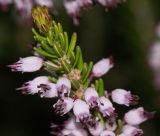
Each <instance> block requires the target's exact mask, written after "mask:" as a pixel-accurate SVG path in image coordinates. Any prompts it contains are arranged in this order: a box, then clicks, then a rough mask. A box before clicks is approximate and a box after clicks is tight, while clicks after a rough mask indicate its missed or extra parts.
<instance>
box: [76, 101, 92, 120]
mask: <svg viewBox="0 0 160 136" xmlns="http://www.w3.org/2000/svg"><path fill="white" fill-rule="evenodd" d="M73 113H74V115H75V116H76V122H81V123H87V122H88V121H89V117H90V112H89V106H88V105H87V103H86V102H84V101H82V100H80V99H77V100H76V101H75V102H74V106H73Z"/></svg>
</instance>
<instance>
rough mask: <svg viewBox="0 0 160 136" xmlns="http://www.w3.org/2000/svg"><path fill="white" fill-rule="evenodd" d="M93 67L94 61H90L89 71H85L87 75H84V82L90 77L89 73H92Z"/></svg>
mask: <svg viewBox="0 0 160 136" xmlns="http://www.w3.org/2000/svg"><path fill="white" fill-rule="evenodd" d="M92 67H93V62H90V63H89V66H88V68H87V72H86V73H85V76H84V78H83V79H82V83H85V82H86V80H87V79H88V77H89V75H90V73H91V70H92Z"/></svg>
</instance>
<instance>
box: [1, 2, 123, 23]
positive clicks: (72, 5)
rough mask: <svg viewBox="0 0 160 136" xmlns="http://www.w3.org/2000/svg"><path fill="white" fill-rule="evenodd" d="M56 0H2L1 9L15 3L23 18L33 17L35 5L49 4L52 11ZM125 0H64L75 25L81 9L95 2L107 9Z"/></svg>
mask: <svg viewBox="0 0 160 136" xmlns="http://www.w3.org/2000/svg"><path fill="white" fill-rule="evenodd" d="M55 1H56V0H0V9H2V10H7V9H8V7H9V5H11V4H13V5H14V6H15V8H16V10H17V11H18V12H19V14H20V15H21V17H22V18H23V19H25V20H26V19H27V20H28V19H30V18H31V9H32V8H33V7H34V6H35V5H40V6H47V7H48V8H49V9H50V10H51V11H53V12H56V10H55V6H54V5H55ZM124 1H125V0H63V4H64V7H65V9H66V11H67V13H68V15H69V16H71V17H72V19H73V22H74V24H75V25H78V24H79V18H80V16H81V9H84V10H86V9H89V8H90V7H93V6H94V5H95V4H99V5H101V6H103V7H105V8H106V9H108V8H112V7H116V6H117V5H118V4H119V3H122V2H124Z"/></svg>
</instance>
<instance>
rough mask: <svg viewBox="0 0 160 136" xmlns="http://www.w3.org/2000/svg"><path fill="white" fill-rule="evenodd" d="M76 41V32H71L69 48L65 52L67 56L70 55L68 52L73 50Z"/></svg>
mask: <svg viewBox="0 0 160 136" xmlns="http://www.w3.org/2000/svg"><path fill="white" fill-rule="evenodd" d="M76 42H77V34H76V33H73V34H72V37H71V41H70V44H69V49H68V52H67V56H68V58H70V55H71V54H70V53H71V52H72V51H73V50H74V48H75V46H76Z"/></svg>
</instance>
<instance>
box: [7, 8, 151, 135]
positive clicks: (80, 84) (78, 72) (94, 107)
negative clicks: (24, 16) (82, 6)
mask: <svg viewBox="0 0 160 136" xmlns="http://www.w3.org/2000/svg"><path fill="white" fill-rule="evenodd" d="M46 10H47V8H46V7H40V6H38V7H36V8H35V9H33V10H32V17H33V20H34V22H35V25H36V27H37V29H38V31H36V30H35V29H33V30H32V31H33V33H34V38H35V40H36V41H37V43H38V46H36V47H34V48H33V49H34V51H35V52H36V53H35V56H30V57H26V58H21V59H20V60H19V61H18V62H16V63H14V64H12V65H9V67H10V68H11V70H12V71H21V72H35V71H37V70H40V69H41V68H44V69H47V70H48V71H50V72H52V73H53V74H54V76H39V77H36V78H35V79H33V80H31V81H28V82H26V83H24V84H23V85H22V87H20V88H17V90H20V91H21V92H22V93H24V94H38V95H39V96H40V97H42V98H57V102H56V103H54V104H53V108H54V111H55V113H56V114H57V115H59V116H63V115H65V114H68V113H69V115H71V117H70V119H69V120H68V121H66V122H65V123H64V124H63V125H60V126H59V125H56V124H52V126H51V127H52V129H53V131H52V132H51V133H52V134H53V135H56V136H66V135H67V136H88V135H92V136H140V135H142V134H143V131H142V130H141V129H140V128H139V127H138V126H139V125H140V124H141V123H143V122H144V121H146V120H147V119H149V118H151V117H153V113H152V112H146V111H145V110H144V108H143V107H139V108H136V109H132V110H130V111H128V112H127V113H125V114H124V118H123V119H119V118H118V112H117V110H116V109H115V107H114V104H119V105H124V106H130V105H133V104H137V102H138V100H139V97H138V96H136V95H133V94H131V92H130V91H127V90H125V89H115V90H112V91H110V92H106V91H104V90H105V89H104V83H103V80H102V79H96V80H95V82H93V81H92V79H93V78H99V77H102V76H103V75H105V74H106V73H107V72H108V71H109V70H110V69H111V68H113V66H114V65H113V62H112V58H111V57H109V58H105V59H102V60H100V61H99V62H97V63H96V64H94V65H93V63H92V62H90V63H89V64H87V63H85V62H83V57H82V52H81V49H80V47H79V46H76V39H77V35H76V34H75V33H73V35H72V37H71V40H70V41H69V38H68V35H67V33H66V32H64V31H63V29H62V26H61V25H60V23H58V24H57V23H56V22H54V21H53V22H52V23H51V25H49V26H47V24H50V21H51V20H50V19H51V18H50V15H48V11H46ZM44 11H45V12H44ZM48 18H49V19H48ZM45 26H47V29H44V28H46V27H45ZM42 28H43V29H42ZM57 130H59V131H57Z"/></svg>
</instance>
